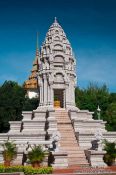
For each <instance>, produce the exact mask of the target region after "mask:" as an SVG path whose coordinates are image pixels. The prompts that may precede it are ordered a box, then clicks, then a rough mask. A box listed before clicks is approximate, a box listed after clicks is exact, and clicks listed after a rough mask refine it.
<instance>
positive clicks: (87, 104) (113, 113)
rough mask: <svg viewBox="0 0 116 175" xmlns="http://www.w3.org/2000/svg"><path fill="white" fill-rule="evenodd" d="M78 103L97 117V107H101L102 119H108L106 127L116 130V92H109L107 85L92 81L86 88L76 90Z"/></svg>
mask: <svg viewBox="0 0 116 175" xmlns="http://www.w3.org/2000/svg"><path fill="white" fill-rule="evenodd" d="M75 99H76V105H77V107H79V108H80V109H88V110H89V111H93V112H94V119H97V118H98V116H97V107H98V105H99V106H100V109H101V119H103V120H105V121H107V124H106V129H108V130H110V131H116V93H111V94H110V93H109V91H108V88H107V86H106V85H102V86H98V85H97V84H92V83H90V84H89V86H88V87H87V88H86V89H80V88H79V87H77V88H76V90H75Z"/></svg>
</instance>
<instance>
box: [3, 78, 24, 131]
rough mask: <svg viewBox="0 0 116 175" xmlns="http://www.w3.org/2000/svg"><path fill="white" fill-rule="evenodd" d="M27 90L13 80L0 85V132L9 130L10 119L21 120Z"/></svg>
mask: <svg viewBox="0 0 116 175" xmlns="http://www.w3.org/2000/svg"><path fill="white" fill-rule="evenodd" d="M24 100H25V90H24V89H23V88H22V87H21V86H20V85H18V84H17V83H16V82H13V81H5V82H4V84H3V85H2V86H1V87H0V132H7V131H8V129H9V124H8V121H15V120H21V118H22V116H21V113H22V107H23V104H24Z"/></svg>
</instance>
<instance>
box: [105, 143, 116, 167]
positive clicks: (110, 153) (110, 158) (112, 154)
mask: <svg viewBox="0 0 116 175" xmlns="http://www.w3.org/2000/svg"><path fill="white" fill-rule="evenodd" d="M104 144H105V146H104V150H105V151H106V154H105V155H104V161H105V162H106V163H107V164H108V165H113V164H114V162H115V159H116V143H115V142H108V141H107V140H104Z"/></svg>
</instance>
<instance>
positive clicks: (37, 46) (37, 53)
mask: <svg viewBox="0 0 116 175" xmlns="http://www.w3.org/2000/svg"><path fill="white" fill-rule="evenodd" d="M36 56H39V41H38V32H37V38H36Z"/></svg>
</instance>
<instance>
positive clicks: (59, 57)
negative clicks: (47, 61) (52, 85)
mask: <svg viewBox="0 0 116 175" xmlns="http://www.w3.org/2000/svg"><path fill="white" fill-rule="evenodd" d="M54 63H64V57H63V56H62V55H56V56H55V57H54Z"/></svg>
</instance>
